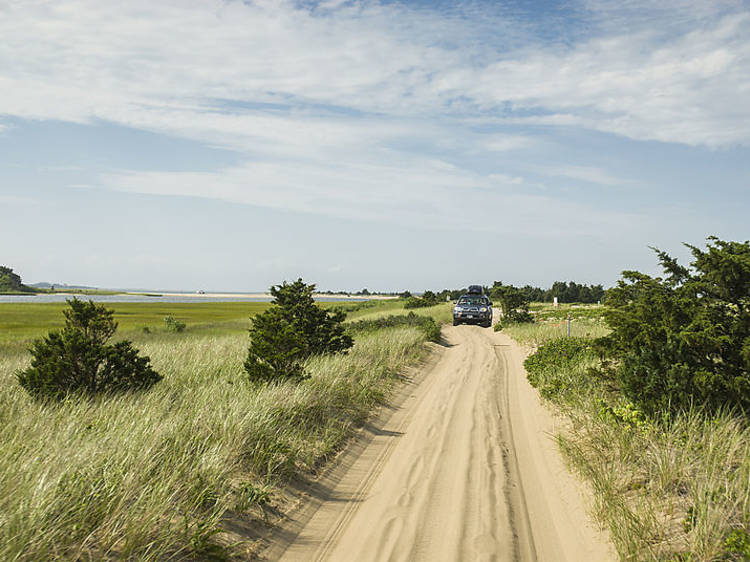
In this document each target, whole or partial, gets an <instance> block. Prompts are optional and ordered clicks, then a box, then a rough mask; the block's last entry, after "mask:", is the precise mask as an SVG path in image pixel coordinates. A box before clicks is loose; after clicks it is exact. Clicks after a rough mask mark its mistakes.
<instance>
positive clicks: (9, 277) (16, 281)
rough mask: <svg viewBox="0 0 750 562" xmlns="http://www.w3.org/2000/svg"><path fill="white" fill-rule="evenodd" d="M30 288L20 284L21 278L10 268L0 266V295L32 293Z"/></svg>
mask: <svg viewBox="0 0 750 562" xmlns="http://www.w3.org/2000/svg"><path fill="white" fill-rule="evenodd" d="M33 292H34V290H33V289H32V288H31V287H27V286H26V285H24V284H23V283H22V282H21V276H20V275H18V274H17V273H15V272H14V271H13V269H11V268H10V267H6V266H4V265H0V293H33Z"/></svg>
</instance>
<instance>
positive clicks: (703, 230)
mask: <svg viewBox="0 0 750 562" xmlns="http://www.w3.org/2000/svg"><path fill="white" fill-rule="evenodd" d="M653 4H654V3H652V2H640V1H636V0H620V1H614V0H581V1H575V0H566V1H559V2H554V1H544V2H521V1H519V0H513V1H508V2H502V1H495V2H478V1H477V2H443V1H440V2H427V1H419V2H369V1H356V2H351V1H348V2H340V1H336V0H333V1H328V2H315V3H313V2H286V1H261V2H238V1H218V0H200V1H199V0H191V1H188V2H185V1H179V2H178V1H177V0H174V1H173V0H165V1H163V2H145V1H140V0H134V1H131V2H114V1H108V0H98V1H89V0H75V1H64V0H63V1H55V2H46V1H41V0H28V1H24V2H14V1H8V0H6V1H3V0H0V38H2V40H0V263H3V264H7V265H9V266H11V267H13V268H14V269H15V270H16V271H18V272H19V273H20V274H21V275H22V276H23V278H24V280H25V281H28V282H35V281H53V282H67V283H82V284H87V285H96V286H104V287H144V288H161V289H185V290H194V289H198V288H202V289H205V290H259V289H264V288H266V287H268V286H269V285H271V284H274V283H278V282H280V281H281V280H283V279H292V278H296V277H298V276H302V277H304V278H305V279H306V280H309V281H313V282H316V283H317V284H318V285H319V287H321V288H323V289H339V288H342V289H358V288H362V287H368V288H371V289H374V288H375V289H382V290H401V289H405V288H408V289H411V290H421V289H425V288H441V287H453V286H465V285H467V284H469V283H477V282H482V283H490V282H492V281H493V280H503V281H505V282H512V283H516V284H525V283H531V284H536V285H542V286H548V285H550V284H551V283H552V282H553V281H555V280H558V279H575V280H577V281H582V282H588V283H603V284H605V285H610V284H612V283H614V282H615V281H616V279H617V278H618V277H619V273H620V271H621V270H623V269H640V270H643V271H647V272H651V273H653V272H655V271H656V268H655V262H654V256H653V254H652V253H651V251H650V250H649V249H648V246H650V245H652V246H658V247H660V248H662V249H665V250H668V251H670V252H672V253H673V254H675V255H677V256H680V257H686V256H687V254H686V251H685V250H684V248H682V247H681V242H689V243H693V244H701V243H702V241H703V240H704V239H705V237H706V236H708V235H717V236H719V237H722V238H725V239H733V240H746V239H747V238H750V236H748V234H750V228H748V218H747V217H748V214H749V211H750V148H749V147H750V3H748V2H741V1H736V2H735V1H722V0H718V1H706V2H703V1H696V0H693V1H686V0H675V1H667V2H662V3H659V5H658V6H656V7H655V6H654V5H653Z"/></svg>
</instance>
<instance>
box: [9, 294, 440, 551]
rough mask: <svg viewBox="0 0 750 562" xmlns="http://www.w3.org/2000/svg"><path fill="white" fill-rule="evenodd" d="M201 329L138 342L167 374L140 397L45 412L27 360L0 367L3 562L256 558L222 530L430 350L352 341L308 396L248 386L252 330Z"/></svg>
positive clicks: (324, 364)
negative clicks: (30, 385)
mask: <svg viewBox="0 0 750 562" xmlns="http://www.w3.org/2000/svg"><path fill="white" fill-rule="evenodd" d="M212 304H223V303H212ZM388 306H391V307H392V305H391V304H389V305H388ZM374 308H377V307H374ZM389 310H390V313H395V312H398V310H397V309H396V308H392V309H389ZM370 312H373V311H372V310H371V311H370ZM159 314H161V312H160V313H159ZM209 325H210V324H209ZM220 325H221V324H220ZM194 328H195V329H190V327H189V329H188V330H187V331H186V332H184V333H181V334H150V335H142V336H140V338H141V340H140V341H139V346H140V348H141V350H142V352H143V353H145V354H147V355H149V356H150V357H151V359H152V362H153V364H154V367H155V368H156V369H157V370H158V371H159V372H160V373H161V374H162V375H164V380H163V381H162V382H161V383H160V384H159V385H157V386H156V387H154V388H153V389H152V390H151V391H149V392H147V393H145V394H143V395H120V396H111V397H101V398H98V399H94V400H87V399H81V398H71V399H68V400H67V401H65V402H63V403H61V404H43V403H40V402H36V401H34V400H31V399H30V398H29V396H28V395H26V393H25V392H24V391H23V390H22V389H21V388H20V387H19V386H18V385H17V384H16V383H15V378H14V375H13V373H14V372H15V371H16V370H17V369H19V368H22V367H24V366H25V365H26V364H27V362H28V360H29V358H28V356H27V355H26V354H25V353H11V354H7V353H6V354H3V355H2V356H0V381H1V384H0V559H2V560H45V559H70V560H100V559H138V560H167V559H219V560H220V559H231V558H233V557H238V558H242V559H245V558H247V556H249V554H250V552H251V551H252V544H248V543H237V542H232V539H231V538H230V537H231V536H233V535H230V534H228V533H225V532H224V529H225V527H227V526H228V525H230V524H231V522H232V521H237V520H248V519H252V518H257V517H262V516H263V512H264V509H265V506H266V504H267V503H268V501H269V498H270V497H272V496H273V494H274V490H275V489H276V488H277V486H280V485H281V484H283V482H284V480H285V479H287V478H289V477H291V476H292V475H294V474H296V473H299V472H300V471H308V470H311V469H313V468H314V467H316V466H317V465H318V464H319V463H321V462H324V461H325V459H326V458H328V456H330V455H331V454H333V453H334V452H335V451H336V450H337V449H338V448H340V447H341V445H342V443H343V442H344V441H345V440H346V439H347V438H348V436H349V435H351V432H352V430H353V428H354V427H355V426H357V424H360V423H361V422H362V421H363V420H364V419H365V418H366V417H367V415H368V413H369V412H370V410H371V409H372V408H373V407H374V406H376V405H377V404H380V403H382V402H383V401H384V400H385V399H386V397H387V396H388V394H389V392H390V390H391V388H392V387H393V386H394V384H396V383H397V381H398V379H399V372H401V371H402V370H403V368H405V367H406V366H408V365H411V364H414V363H415V362H417V361H419V360H420V359H421V358H422V357H423V356H424V354H425V352H426V348H425V345H424V343H425V341H426V339H427V334H426V332H425V330H423V329H421V328H420V327H418V326H411V325H401V326H394V327H390V328H384V329H378V330H371V329H369V328H368V329H363V330H357V329H355V330H354V332H355V335H356V343H355V346H354V348H352V350H351V351H350V352H349V353H348V354H347V355H339V356H332V357H330V356H329V357H316V358H313V359H311V360H310V361H309V362H308V363H307V371H308V372H309V373H310V375H311V377H310V378H309V379H308V380H306V381H305V382H303V383H302V384H299V385H295V384H280V385H278V386H253V385H251V384H250V383H248V381H247V377H246V376H245V373H244V372H243V370H242V361H243V360H244V357H245V355H246V352H247V345H248V340H247V335H246V333H245V329H242V330H241V331H237V332H231V331H224V332H222V331H219V332H218V335H216V333H212V330H211V329H209V328H206V329H199V327H194Z"/></svg>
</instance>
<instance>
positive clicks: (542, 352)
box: [524, 338, 595, 398]
mask: <svg viewBox="0 0 750 562" xmlns="http://www.w3.org/2000/svg"><path fill="white" fill-rule="evenodd" d="M593 357H595V356H594V354H593V352H592V350H591V345H590V342H589V341H587V340H586V339H585V338H557V339H554V340H550V341H548V342H546V343H544V344H542V345H541V346H539V349H537V351H536V353H534V354H533V355H530V356H529V357H527V358H526V360H525V361H524V367H526V372H527V378H528V380H529V383H531V386H533V387H536V388H537V389H538V390H539V393H540V394H541V395H542V396H544V397H546V398H554V397H555V396H556V395H558V394H560V393H564V392H566V391H568V390H571V389H570V388H568V387H569V386H571V384H570V380H569V379H570V376H569V373H570V371H571V370H572V369H575V368H576V367H579V366H580V365H582V364H583V362H584V361H586V360H588V359H592V358H593Z"/></svg>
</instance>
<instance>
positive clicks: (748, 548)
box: [724, 529, 750, 560]
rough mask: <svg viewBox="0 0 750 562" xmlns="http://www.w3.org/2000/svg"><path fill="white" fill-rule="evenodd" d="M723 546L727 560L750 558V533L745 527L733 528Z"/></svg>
mask: <svg viewBox="0 0 750 562" xmlns="http://www.w3.org/2000/svg"><path fill="white" fill-rule="evenodd" d="M724 546H725V547H726V554H727V559H728V560H750V534H748V532H747V531H746V530H745V529H733V530H732V531H731V532H730V533H729V535H728V536H727V538H726V540H725V541H724Z"/></svg>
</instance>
